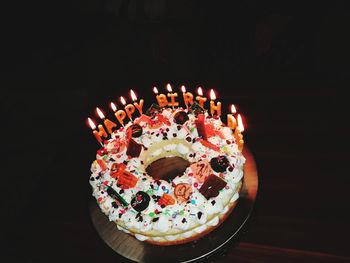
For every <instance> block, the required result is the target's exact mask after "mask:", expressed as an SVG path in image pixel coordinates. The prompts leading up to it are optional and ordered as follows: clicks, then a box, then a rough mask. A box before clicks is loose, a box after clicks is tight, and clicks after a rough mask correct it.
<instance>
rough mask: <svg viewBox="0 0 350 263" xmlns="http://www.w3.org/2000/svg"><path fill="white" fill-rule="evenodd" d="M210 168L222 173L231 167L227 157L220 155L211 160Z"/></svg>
mask: <svg viewBox="0 0 350 263" xmlns="http://www.w3.org/2000/svg"><path fill="white" fill-rule="evenodd" d="M210 166H211V168H213V170H214V171H215V172H218V173H222V172H225V171H226V169H227V168H228V167H229V166H230V162H229V160H228V159H227V158H226V156H224V155H220V156H218V157H214V158H212V159H211V160H210Z"/></svg>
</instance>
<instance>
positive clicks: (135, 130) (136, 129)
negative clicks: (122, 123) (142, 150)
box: [128, 123, 142, 138]
mask: <svg viewBox="0 0 350 263" xmlns="http://www.w3.org/2000/svg"><path fill="white" fill-rule="evenodd" d="M129 130H131V136H132V137H134V138H137V137H140V136H141V135H142V127H141V126H140V125H139V124H137V123H135V124H133V125H131V126H130V127H129V128H128V131H129Z"/></svg>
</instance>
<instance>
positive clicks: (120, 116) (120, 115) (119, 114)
mask: <svg viewBox="0 0 350 263" xmlns="http://www.w3.org/2000/svg"><path fill="white" fill-rule="evenodd" d="M111 108H112V110H113V111H114V115H115V117H116V118H117V120H118V121H119V123H120V124H121V125H122V126H124V121H123V120H124V119H125V117H126V113H125V111H123V110H118V111H116V110H117V107H116V106H115V104H114V103H113V102H111Z"/></svg>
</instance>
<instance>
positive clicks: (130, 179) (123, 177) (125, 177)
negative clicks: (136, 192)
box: [117, 170, 138, 189]
mask: <svg viewBox="0 0 350 263" xmlns="http://www.w3.org/2000/svg"><path fill="white" fill-rule="evenodd" d="M137 181H138V180H137V177H136V176H134V175H133V174H132V173H130V172H128V171H126V170H124V171H123V172H122V173H121V174H120V175H119V177H118V181H117V183H118V185H119V186H120V188H123V189H129V188H132V187H134V186H135V185H136V183H137Z"/></svg>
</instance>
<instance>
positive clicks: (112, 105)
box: [111, 102, 117, 112]
mask: <svg viewBox="0 0 350 263" xmlns="http://www.w3.org/2000/svg"><path fill="white" fill-rule="evenodd" d="M111 108H112V111H114V112H115V111H116V110H117V106H115V104H114V103H113V102H111Z"/></svg>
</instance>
